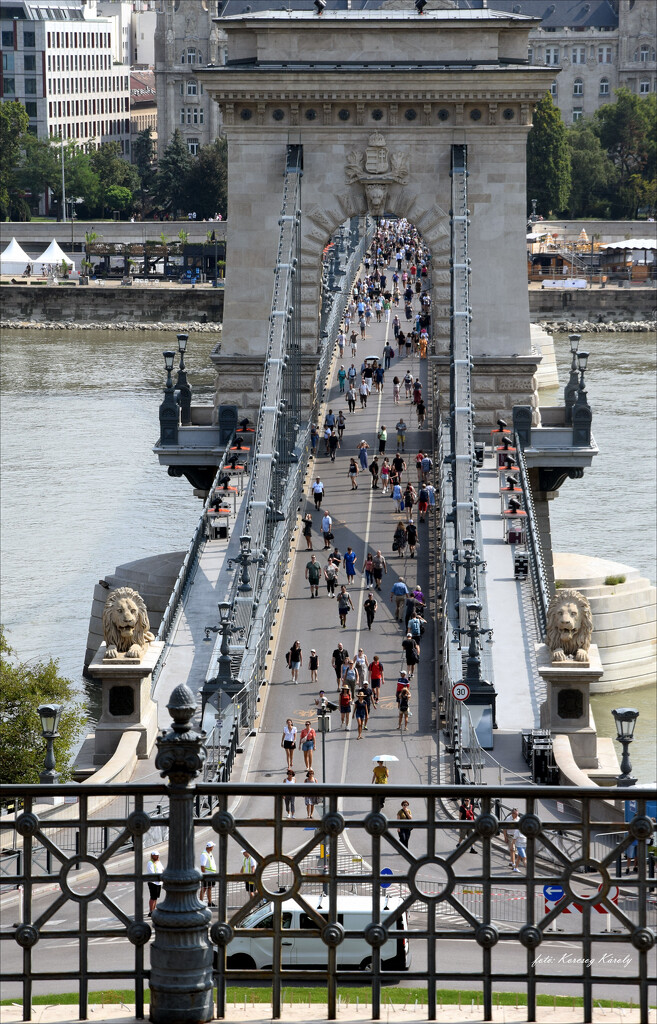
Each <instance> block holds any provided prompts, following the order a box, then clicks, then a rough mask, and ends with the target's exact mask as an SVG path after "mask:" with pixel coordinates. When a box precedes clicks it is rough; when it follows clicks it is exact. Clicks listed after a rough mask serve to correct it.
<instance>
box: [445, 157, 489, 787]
mask: <svg viewBox="0 0 657 1024" xmlns="http://www.w3.org/2000/svg"><path fill="white" fill-rule="evenodd" d="M451 175H452V210H451V332H450V387H449V410H447V409H446V408H444V407H442V406H441V405H439V404H437V414H436V422H437V429H436V448H437V451H438V453H439V465H440V472H441V478H440V487H439V522H440V527H439V528H440V533H441V537H440V562H439V566H440V606H441V608H442V616H441V618H440V621H439V627H440V628H439V646H440V668H441V685H440V691H439V699H440V706H441V711H442V714H443V716H444V720H445V729H446V732H447V734H448V736H449V740H450V750H451V752H453V754H454V778H455V781H456V782H463V783H471V782H472V783H475V784H478V783H479V782H480V781H481V769H482V768H483V767H484V758H483V752H482V746H481V742H480V737H479V736H478V734H477V732H478V730H480V729H481V730H482V736H483V735H486V734H490V736H491V737H492V728H493V727H494V722H495V692H494V685H493V664H492V657H491V652H490V647H489V645H488V644H487V643H482V642H481V638H482V636H484V635H486V634H487V635H488V639H489V640H490V639H491V631H490V630H489V629H488V628H487V627H486V625H485V623H486V620H487V594H486V581H485V575H484V573H485V568H486V565H485V562H484V561H483V559H482V558H481V557H480V552H481V551H482V550H483V538H482V531H481V523H480V521H479V509H478V502H477V481H478V473H477V466H476V458H475V444H474V405H473V398H472V382H471V372H472V359H471V352H470V321H471V319H472V317H471V309H470V290H469V276H470V260H469V257H468V225H469V217H470V211H469V209H468V193H467V148H466V147H465V146H452V170H451ZM482 622H483V623H484V625H483V626H482V625H481V623H482ZM464 637H468V639H469V645H468V649H467V658H466V654H465V650H464V644H463V638H464ZM459 682H463V683H466V684H467V686H466V687H465V689H466V691H467V693H468V694H469V696H468V700H470V701H471V706H463V702H462V701H460V700H457V699H455V697H454V695H453V687H454V685H455V684H458V683H459ZM475 691H476V692H475ZM487 708H489V709H490V710H488V709H487ZM487 716H490V721H488V718H487ZM490 742H491V743H492V739H491V740H490Z"/></svg>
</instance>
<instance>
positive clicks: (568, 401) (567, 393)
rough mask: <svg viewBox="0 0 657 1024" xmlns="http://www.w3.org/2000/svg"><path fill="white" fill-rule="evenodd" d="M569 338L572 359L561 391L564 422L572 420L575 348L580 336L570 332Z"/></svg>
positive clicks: (575, 373) (575, 395)
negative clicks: (564, 412) (564, 410)
mask: <svg viewBox="0 0 657 1024" xmlns="http://www.w3.org/2000/svg"><path fill="white" fill-rule="evenodd" d="M569 338H570V351H571V353H572V359H571V361H570V376H569V378H568V383H567V384H566V386H565V388H564V392H563V400H564V405H565V406H566V423H567V424H569V423H572V422H573V406H574V404H575V399H576V398H577V383H578V379H579V378H578V375H577V349H578V348H579V341H580V338H581V335H580V334H571V335H569Z"/></svg>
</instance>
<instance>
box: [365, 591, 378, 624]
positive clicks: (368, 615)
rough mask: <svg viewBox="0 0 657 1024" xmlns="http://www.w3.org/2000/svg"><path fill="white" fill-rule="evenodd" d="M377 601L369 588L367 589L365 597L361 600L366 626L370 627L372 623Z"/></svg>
mask: <svg viewBox="0 0 657 1024" xmlns="http://www.w3.org/2000/svg"><path fill="white" fill-rule="evenodd" d="M377 607H378V605H377V601H376V598H375V596H374V594H373V593H372V591H371V590H368V592H367V597H366V598H365V600H364V602H363V609H364V611H365V619H366V621H367V628H368V629H369V630H371V629H372V623H373V622H374V616H375V614H376V609H377Z"/></svg>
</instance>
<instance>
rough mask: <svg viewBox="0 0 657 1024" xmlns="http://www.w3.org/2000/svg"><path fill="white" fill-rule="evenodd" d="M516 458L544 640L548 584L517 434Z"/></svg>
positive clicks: (533, 582)
mask: <svg viewBox="0 0 657 1024" xmlns="http://www.w3.org/2000/svg"><path fill="white" fill-rule="evenodd" d="M515 445H516V458H517V460H518V468H519V469H520V474H519V477H520V486H521V488H522V498H523V503H524V508H525V511H526V513H527V552H528V554H529V575H530V578H531V581H532V591H533V594H534V605H535V607H536V618H537V621H538V628H539V631H540V635H541V640H545V636H546V633H547V612H548V606H549V604H550V596H551V595H550V584H549V582H548V575H547V572H546V569H545V556H544V555H543V545H542V544H541V534H540V532H539V529H538V524H537V522H536V509H535V508H534V495H533V494H532V488H531V484H530V482H529V473H528V472H527V462H526V460H525V453H524V451H523V448H522V441H521V438H520V435H519V434H516V435H515Z"/></svg>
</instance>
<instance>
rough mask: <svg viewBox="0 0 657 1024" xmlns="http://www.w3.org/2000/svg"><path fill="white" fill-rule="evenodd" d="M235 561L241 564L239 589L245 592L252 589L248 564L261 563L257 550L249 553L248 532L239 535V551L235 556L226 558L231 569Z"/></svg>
mask: <svg viewBox="0 0 657 1024" xmlns="http://www.w3.org/2000/svg"><path fill="white" fill-rule="evenodd" d="M237 562H239V563H240V565H241V566H242V573H241V578H240V585H239V590H240V591H241V593H243V594H246V593H248V592H249V591H251V590H252V589H253V588H252V586H251V580H250V579H249V566H250V565H255V564H258V565H262V564H263V557H262V555H260V554H258V552H253V554H251V538H250V537H249V535H248V533H247V534H243V536H241V537H240V553H239V555H238V556H237V558H229V559H228V568H229V569H232V568H233V565H235V564H236V563H237Z"/></svg>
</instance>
